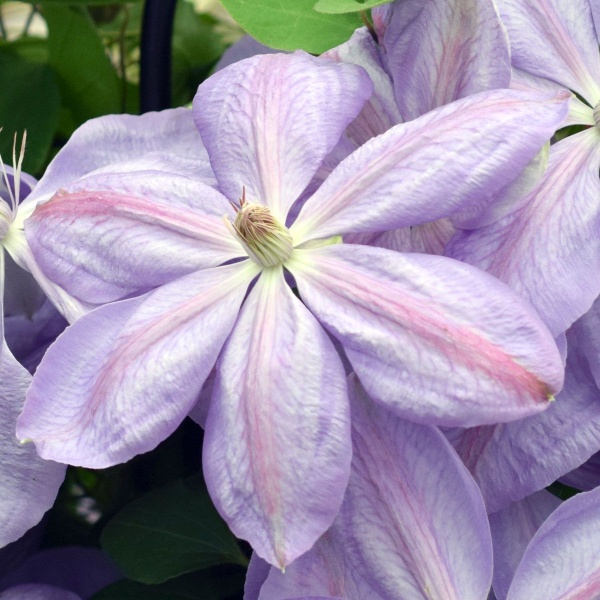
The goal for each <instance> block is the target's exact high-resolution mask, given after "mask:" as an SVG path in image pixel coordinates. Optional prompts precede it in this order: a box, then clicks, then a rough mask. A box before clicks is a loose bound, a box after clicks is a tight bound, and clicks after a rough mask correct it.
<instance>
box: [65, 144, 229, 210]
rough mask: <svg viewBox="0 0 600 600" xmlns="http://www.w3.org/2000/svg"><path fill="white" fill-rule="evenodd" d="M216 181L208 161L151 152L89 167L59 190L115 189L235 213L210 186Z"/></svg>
mask: <svg viewBox="0 0 600 600" xmlns="http://www.w3.org/2000/svg"><path fill="white" fill-rule="evenodd" d="M216 183H217V181H216V179H215V178H214V174H213V172H212V169H211V168H210V163H208V161H206V162H204V161H201V160H197V159H192V158H187V157H186V158H184V157H181V156H177V155H175V154H164V153H162V152H152V153H149V154H145V155H144V156H143V157H141V158H137V159H135V160H130V161H126V162H122V163H119V164H111V165H108V166H107V167H102V168H100V169H96V170H95V171H91V172H90V173H88V174H86V175H84V176H83V177H80V178H79V179H76V180H74V181H73V182H70V183H68V184H66V185H65V186H63V187H62V188H61V195H63V191H64V192H67V193H74V192H85V191H88V190H92V191H94V192H100V191H108V192H117V193H120V194H125V195H128V196H140V197H142V198H151V199H152V200H153V201H154V202H159V203H161V204H166V205H168V206H175V207H179V208H191V209H193V210H196V211H201V212H203V213H206V214H209V215H215V216H217V217H222V216H223V215H224V214H229V215H232V216H233V215H234V214H235V213H234V210H233V208H232V206H231V204H230V203H229V201H228V200H227V198H225V196H223V194H221V193H220V192H217V191H216V190H215V189H213V187H214V186H216Z"/></svg>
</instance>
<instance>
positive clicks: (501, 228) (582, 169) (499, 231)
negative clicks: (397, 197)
mask: <svg viewBox="0 0 600 600" xmlns="http://www.w3.org/2000/svg"><path fill="white" fill-rule="evenodd" d="M599 169H600V132H599V131H598V130H597V128H595V127H594V128H593V129H589V130H587V131H584V132H581V133H578V134H576V135H573V136H571V137H568V138H567V139H565V140H562V141H561V142H559V143H558V144H555V145H554V146H552V147H551V149H550V159H549V162H548V170H547V171H546V174H545V176H544V178H543V179H542V181H541V182H540V183H539V185H538V186H537V187H536V188H535V189H534V190H533V191H532V192H531V193H530V194H529V196H528V197H527V199H526V200H525V202H524V206H523V207H522V208H521V209H520V210H519V211H517V212H515V213H513V214H512V215H510V216H508V217H506V218H505V219H503V220H501V221H497V222H496V223H494V224H492V225H491V226H489V227H486V228H482V229H479V230H475V231H472V232H464V233H462V234H458V235H457V236H456V237H455V238H453V240H452V241H451V242H450V244H449V247H448V249H447V254H448V255H449V256H452V257H453V258H457V259H459V260H462V261H465V262H468V263H471V264H473V265H476V266H478V267H480V268H482V269H484V270H486V271H488V272H489V273H492V275H495V276H496V277H498V278H499V279H501V280H502V281H504V282H506V283H507V284H508V285H510V286H511V287H512V288H513V289H514V290H515V291H517V292H518V293H519V294H520V295H522V296H523V297H524V298H526V299H527V300H528V301H529V302H530V303H531V304H532V305H533V306H534V307H535V308H536V309H537V311H538V312H539V314H540V316H541V317H542V319H543V320H544V322H545V323H546V324H547V325H548V327H549V329H550V331H551V332H552V333H553V334H554V335H555V336H557V335H558V334H560V333H562V332H564V331H565V330H566V329H567V328H568V327H569V326H570V325H571V324H572V323H573V322H574V321H575V320H576V319H578V318H579V317H580V316H581V315H583V314H584V313H585V312H586V311H587V310H588V309H589V308H590V306H591V305H592V303H593V301H594V300H595V299H596V297H597V296H598V295H600V278H598V277H597V273H598V272H600V234H599V231H600V212H599V209H598V202H597V198H599V197H600V180H599V179H598V170H599Z"/></svg>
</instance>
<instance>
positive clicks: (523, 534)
mask: <svg viewBox="0 0 600 600" xmlns="http://www.w3.org/2000/svg"><path fill="white" fill-rule="evenodd" d="M561 504H562V502H561V501H560V500H559V499H558V498H557V497H556V496H553V495H552V494H551V493H550V492H547V491H546V490H541V491H539V492H536V493H535V494H532V495H531V496H527V498H524V499H523V500H521V501H519V502H513V503H512V504H510V505H509V506H508V507H507V508H505V509H504V510H500V511H498V512H495V513H493V514H491V515H490V529H491V530H492V541H493V543H494V593H495V594H496V598H497V599H498V600H506V595H507V594H508V588H509V587H510V584H511V582H512V580H513V576H514V574H515V571H516V570H517V567H518V566H519V563H520V562H521V558H522V557H523V552H525V548H527V545H528V544H529V542H530V541H531V538H532V537H533V535H534V534H535V532H536V531H537V530H538V529H539V528H540V525H541V524H542V523H543V522H544V521H545V520H546V519H547V518H548V517H549V516H550V514H551V513H552V512H553V511H554V510H556V509H557V508H558V507H559V506H560V505H561Z"/></svg>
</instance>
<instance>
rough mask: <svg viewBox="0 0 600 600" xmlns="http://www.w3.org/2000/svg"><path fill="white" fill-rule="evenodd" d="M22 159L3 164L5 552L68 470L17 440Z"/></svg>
mask: <svg viewBox="0 0 600 600" xmlns="http://www.w3.org/2000/svg"><path fill="white" fill-rule="evenodd" d="M23 147H24V146H23ZM23 147H22V151H23ZM22 156H23V155H22V152H21V157H20V159H19V163H18V165H15V169H14V170H12V169H6V168H5V167H4V165H2V171H3V173H4V194H2V195H1V196H0V457H1V459H0V548H1V547H3V546H6V545H7V544H9V543H11V542H14V541H15V540H17V539H19V538H20V537H21V536H22V535H23V534H24V533H25V532H26V531H27V530H28V529H30V528H31V527H33V526H34V525H35V524H36V523H38V522H39V521H40V519H41V518H42V516H43V515H44V513H45V512H46V511H47V510H48V509H49V508H50V507H51V506H52V504H53V503H54V499H55V498H56V494H57V493H58V488H59V487H60V485H61V483H62V481H63V479H64V474H65V468H66V467H65V465H61V464H58V463H55V462H52V461H45V460H42V459H41V458H39V456H38V455H37V453H36V451H35V448H34V447H33V446H32V445H31V444H30V445H21V444H19V443H18V442H17V438H16V437H15V426H16V420H17V416H18V415H19V413H20V412H21V409H22V407H23V403H24V401H25V392H26V390H27V387H28V386H29V384H30V382H31V376H30V374H29V373H28V372H27V371H26V369H25V368H24V367H23V366H22V365H20V364H19V362H18V361H17V360H16V359H15V357H14V356H13V355H12V353H11V351H10V350H9V348H8V346H7V345H6V342H5V341H4V308H3V304H4V290H5V288H8V289H11V290H12V291H14V290H13V289H12V287H11V284H10V283H9V284H8V285H5V268H4V264H5V252H4V250H5V249H6V250H8V252H9V253H12V252H13V249H14V241H15V240H18V239H19V238H20V237H24V234H23V231H22V230H20V229H19V225H18V222H19V214H20V213H19V210H20V205H19V200H20V184H21V173H20V167H21V161H22ZM24 181H25V185H24V192H25V193H27V191H29V190H28V188H29V183H30V182H31V180H30V178H29V177H25V178H24ZM0 191H1V190H0ZM13 301H14V302H13V304H15V303H16V298H15V297H13Z"/></svg>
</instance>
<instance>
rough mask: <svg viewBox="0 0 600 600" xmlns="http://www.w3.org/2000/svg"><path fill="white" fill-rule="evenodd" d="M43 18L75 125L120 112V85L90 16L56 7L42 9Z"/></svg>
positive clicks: (55, 66)
mask: <svg viewBox="0 0 600 600" xmlns="http://www.w3.org/2000/svg"><path fill="white" fill-rule="evenodd" d="M43 15H44V18H45V19H46V22H47V23H48V48H49V51H50V65H51V66H52V67H53V69H54V71H55V72H56V74H57V75H58V83H59V86H60V91H61V97H62V100H63V105H64V106H65V107H66V108H67V109H68V110H69V111H70V112H71V113H72V114H73V116H74V118H75V120H76V121H77V122H78V123H83V122H84V121H87V120H88V119H91V118H93V117H98V116H100V115H106V114H110V113H117V112H120V98H121V81H120V79H119V77H118V75H117V72H116V71H115V69H114V67H113V65H112V64H111V62H110V59H109V58H108V56H107V54H106V52H105V49H104V45H103V44H102V40H101V39H100V37H99V35H98V32H97V31H96V28H95V26H94V23H93V22H92V20H91V19H90V17H89V15H88V14H87V13H86V12H85V11H84V10H83V9H81V8H77V7H67V6H58V5H52V6H44V9H43Z"/></svg>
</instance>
